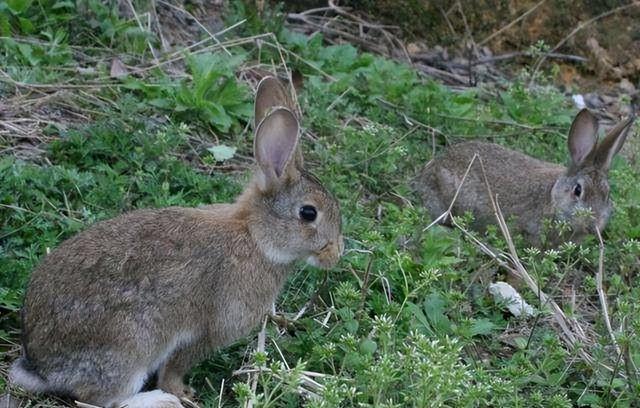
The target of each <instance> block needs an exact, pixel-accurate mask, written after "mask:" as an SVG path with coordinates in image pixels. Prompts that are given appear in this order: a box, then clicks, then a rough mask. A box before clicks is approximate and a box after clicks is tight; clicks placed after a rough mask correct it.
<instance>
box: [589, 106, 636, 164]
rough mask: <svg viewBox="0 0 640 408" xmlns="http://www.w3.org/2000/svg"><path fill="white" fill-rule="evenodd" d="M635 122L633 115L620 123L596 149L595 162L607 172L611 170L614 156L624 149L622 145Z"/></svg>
mask: <svg viewBox="0 0 640 408" xmlns="http://www.w3.org/2000/svg"><path fill="white" fill-rule="evenodd" d="M634 121H635V116H633V115H632V116H630V117H629V118H627V119H626V120H623V121H622V122H620V123H618V124H617V125H616V126H615V127H614V128H613V129H611V130H610V131H609V133H608V134H607V136H605V138H604V139H603V140H602V142H601V143H600V144H599V145H598V148H597V149H596V152H595V162H596V164H597V165H599V166H600V167H602V168H604V169H606V170H608V169H609V167H610V166H611V161H612V160H613V156H615V155H616V154H617V153H618V152H619V151H620V149H621V148H622V145H623V144H624V142H625V140H626V139H627V134H628V133H629V129H631V127H632V126H631V125H633V122H634Z"/></svg>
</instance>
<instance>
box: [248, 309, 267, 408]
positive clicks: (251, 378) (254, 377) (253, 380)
mask: <svg viewBox="0 0 640 408" xmlns="http://www.w3.org/2000/svg"><path fill="white" fill-rule="evenodd" d="M267 320H268V316H265V317H264V320H263V321H262V329H260V333H258V345H257V347H256V353H264V346H265V343H266V340H267ZM260 371H261V370H260V369H258V371H256V372H253V373H249V375H248V376H247V377H248V378H247V382H248V383H249V386H250V387H251V394H252V395H255V394H256V390H257V389H258V376H259V374H260ZM244 407H245V408H253V399H251V398H249V399H248V400H247V402H245V404H244Z"/></svg>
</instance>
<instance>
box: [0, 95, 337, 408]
mask: <svg viewBox="0 0 640 408" xmlns="http://www.w3.org/2000/svg"><path fill="white" fill-rule="evenodd" d="M260 92H261V91H259V92H258V96H257V97H256V99H257V100H261V93H260ZM276 115H277V116H276ZM282 118H284V120H282ZM291 118H294V116H293V115H292V114H291V113H290V112H289V111H287V110H284V109H276V110H274V111H273V113H269V114H268V115H267V116H266V117H265V118H264V119H263V121H262V123H261V124H260V126H258V130H257V131H256V139H257V140H256V149H258V147H259V146H261V147H260V149H261V151H263V152H266V153H264V156H265V157H260V158H258V163H259V169H258V170H257V172H256V177H255V179H254V181H253V182H252V183H251V184H250V186H249V187H248V188H247V189H246V190H245V192H244V193H243V194H242V195H241V196H240V197H239V198H238V200H237V201H236V203H234V204H220V205H211V206H207V207H203V208H198V209H194V208H179V207H171V208H164V209H151V210H139V211H134V212H130V213H127V214H124V215H122V216H119V217H116V218H114V219H111V220H107V221H103V222H100V223H97V224H95V225H93V226H92V227H91V228H89V229H87V230H86V231H84V232H82V233H80V234H78V235H76V236H74V237H72V238H70V239H68V240H67V241H65V242H63V243H62V244H61V245H60V246H59V247H58V248H57V249H56V250H54V251H53V252H52V253H51V254H50V255H48V256H47V257H45V259H44V260H43V261H42V263H41V264H40V265H39V266H38V267H37V268H36V269H35V270H34V271H33V274H32V277H31V281H30V283H29V287H28V289H27V293H26V298H25V303H24V308H23V357H22V358H21V359H20V360H18V361H17V362H16V363H15V364H14V368H13V369H12V372H13V373H14V376H13V378H14V380H15V379H18V380H19V379H21V378H22V379H24V378H25V377H26V378H28V381H22V383H21V384H20V385H23V386H24V387H25V388H27V389H29V390H30V391H34V392H50V393H58V394H69V395H71V396H73V397H74V398H77V399H80V400H82V401H85V402H90V403H93V404H99V405H107V406H118V405H119V404H121V403H122V402H123V401H125V400H127V398H130V397H132V395H134V394H136V393H138V392H139V391H140V389H141V387H142V385H143V384H144V382H145V381H146V379H147V378H148V376H150V375H152V374H154V373H157V374H158V387H159V388H160V389H162V390H164V391H166V392H169V393H172V394H175V395H177V396H186V395H188V393H189V390H188V389H187V388H186V387H185V386H184V384H183V376H184V375H185V374H186V373H187V371H188V370H189V369H190V368H191V367H192V366H193V365H194V364H196V363H197V362H199V361H201V360H202V359H203V358H204V357H205V356H206V355H207V353H208V352H210V351H211V350H212V349H214V348H218V347H222V346H224V345H227V344H229V343H230V342H232V341H234V340H236V339H238V338H239V337H242V336H244V335H246V334H247V333H249V331H251V329H253V328H254V327H256V325H258V323H259V322H260V320H261V318H262V317H263V316H264V315H265V313H268V312H269V308H270V306H271V304H272V303H273V302H274V300H275V298H276V296H277V294H278V292H279V291H280V289H281V288H282V285H283V283H284V281H285V279H286V278H287V276H288V274H289V273H290V272H291V270H292V266H293V263H294V262H295V261H297V260H301V259H307V260H308V261H309V262H311V263H313V264H314V265H318V266H321V267H330V266H332V265H333V264H335V263H336V262H337V261H338V259H339V257H340V255H341V252H342V238H341V231H340V213H339V206H338V203H337V202H336V201H335V199H334V198H333V197H332V196H331V195H330V194H329V193H328V192H327V191H326V190H325V189H324V188H323V187H322V185H321V184H320V183H319V182H318V181H317V179H315V178H314V177H312V176H310V175H309V174H308V173H306V171H304V170H303V169H302V168H301V167H298V164H299V163H297V162H296V160H295V159H294V158H293V156H294V155H295V152H296V149H297V137H298V131H297V129H298V127H297V126H298V125H297V122H296V121H295V119H294V122H295V123H294V122H292V121H291ZM268 121H271V122H270V123H271V125H268V124H266V125H264V126H263V123H265V122H268ZM274 123H275V124H276V125H274ZM282 123H284V124H285V126H287V127H290V128H286V129H285V128H279V127H278V126H279V124H282ZM274 145H277V146H280V147H278V148H276V149H271V148H270V147H269V146H274ZM270 149H271V150H270ZM272 150H273V151H272ZM283 154H285V155H286V157H285V156H282V155H283ZM283 163H284V164H283ZM278 166H284V167H283V168H281V169H278V168H276V167H278ZM277 174H280V175H279V176H277ZM305 204H312V205H314V206H316V207H317V209H318V214H319V215H318V218H317V220H316V221H315V222H311V223H310V222H305V221H303V220H301V219H299V218H298V213H297V211H298V208H299V207H300V206H301V205H305ZM18 382H20V381H18ZM169 406H176V405H169Z"/></svg>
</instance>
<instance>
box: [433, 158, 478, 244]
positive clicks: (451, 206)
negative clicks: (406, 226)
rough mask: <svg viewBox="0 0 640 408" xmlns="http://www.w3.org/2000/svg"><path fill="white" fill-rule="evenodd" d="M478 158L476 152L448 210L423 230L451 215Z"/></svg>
mask: <svg viewBox="0 0 640 408" xmlns="http://www.w3.org/2000/svg"><path fill="white" fill-rule="evenodd" d="M477 158H478V154H477V153H475V154H474V155H473V158H471V161H470V162H469V165H468V166H467V170H465V172H464V175H463V176H462V180H460V185H459V186H458V188H457V189H456V193H455V194H454V195H453V199H452V200H451V204H449V208H447V211H445V212H444V213H443V214H442V215H440V216H439V217H438V218H436V219H435V220H433V222H432V223H431V224H429V225H427V226H426V227H425V228H424V229H423V230H422V232H424V231H426V230H428V229H429V228H431V227H432V226H434V225H435V224H437V223H439V222H440V221H443V220H445V219H446V218H447V217H451V210H452V209H453V205H454V204H455V202H456V200H457V199H458V195H459V194H460V190H462V186H463V185H464V182H465V180H466V179H467V176H468V175H469V171H471V166H473V163H474V162H475V161H476V159H477ZM427 165H428V164H427ZM451 218H452V219H453V217H451Z"/></svg>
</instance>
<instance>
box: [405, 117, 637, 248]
mask: <svg viewBox="0 0 640 408" xmlns="http://www.w3.org/2000/svg"><path fill="white" fill-rule="evenodd" d="M633 121H634V117H633V116H632V117H630V118H628V119H627V120H624V121H622V122H620V123H619V124H618V125H617V126H615V127H614V128H613V129H611V131H609V133H608V134H607V136H606V137H605V138H604V140H603V141H602V142H601V143H599V144H598V143H597V141H598V136H597V134H598V121H597V119H596V118H595V117H594V116H593V115H592V114H591V113H590V112H589V111H588V110H586V109H583V110H581V111H580V112H579V113H578V115H577V116H576V118H575V119H574V121H573V124H572V125H571V130H570V131H569V138H568V145H569V153H570V158H571V164H570V165H569V167H568V168H565V167H563V166H560V165H557V164H553V163H548V162H543V161H540V160H537V159H534V158H532V157H529V156H526V155H524V154H522V153H519V152H516V151H513V150H510V149H507V148H505V147H502V146H499V145H497V144H492V143H483V142H465V143H460V144H456V145H453V146H451V147H449V148H447V149H446V151H445V152H444V153H443V154H441V155H439V156H438V157H436V158H434V159H433V160H432V161H431V162H429V163H428V164H427V165H426V166H425V167H424V168H423V169H422V171H421V172H420V174H419V175H418V177H417V178H415V179H414V180H413V182H412V185H413V188H414V190H415V191H416V192H417V193H418V194H419V195H420V197H421V198H422V201H423V202H424V205H425V206H426V208H427V210H428V211H429V213H430V214H431V216H432V217H433V218H436V217H439V216H440V215H442V214H444V213H445V212H446V211H447V209H448V208H449V205H450V204H451V201H452V200H453V197H454V195H455V193H456V190H457V189H458V187H459V186H460V183H461V181H462V179H463V175H464V173H465V171H466V169H467V168H468V166H469V163H470V162H471V160H472V158H473V156H474V155H475V154H477V155H478V156H479V157H480V158H481V159H482V163H483V165H484V171H485V173H486V177H487V181H488V183H489V185H490V187H491V191H492V192H493V194H494V195H495V196H497V202H498V204H499V205H500V208H501V210H502V212H503V214H504V216H505V218H506V219H509V218H511V217H514V218H515V220H516V227H517V228H518V230H519V231H520V232H522V233H523V235H524V237H525V239H527V241H528V242H529V243H531V244H533V245H540V244H541V242H540V238H541V237H540V233H541V230H542V226H543V220H544V219H553V220H562V221H566V222H567V223H568V224H569V225H570V227H571V231H570V234H569V236H568V237H564V238H567V239H571V240H574V241H579V240H580V239H581V238H582V237H583V236H584V235H585V234H587V233H588V232H593V227H594V225H597V226H598V228H599V229H600V230H602V229H603V228H604V226H605V225H606V223H607V220H608V219H609V215H610V213H611V201H610V199H609V182H608V172H609V166H610V165H611V160H612V159H613V157H614V155H615V154H616V153H618V151H619V150H620V148H621V147H622V145H623V144H624V142H625V139H626V137H627V133H628V131H629V129H630V128H631V124H632V123H633ZM580 210H583V211H580ZM584 210H590V212H591V217H583V216H581V213H584ZM466 211H471V212H472V213H473V215H474V222H475V223H474V225H473V226H474V229H477V230H481V231H482V230H484V229H485V227H486V226H487V225H488V224H492V223H496V219H495V215H494V211H493V206H492V204H491V201H490V198H489V195H488V192H487V187H486V184H485V180H484V176H483V173H482V168H481V167H480V162H479V161H478V160H476V161H475V162H474V164H473V166H472V167H471V170H470V172H469V174H468V176H467V178H466V180H465V181H464V184H463V185H462V188H461V189H460V193H459V195H458V197H457V199H456V201H455V203H454V205H453V208H452V213H453V215H462V214H464V212H466ZM443 221H445V222H446V220H443ZM554 238H555V239H552V240H550V243H552V244H558V243H560V242H561V241H562V238H560V237H558V236H555V237H554Z"/></svg>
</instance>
